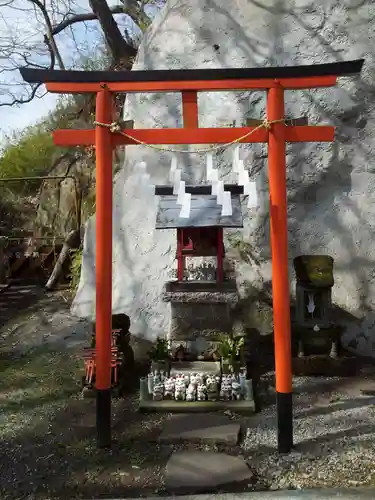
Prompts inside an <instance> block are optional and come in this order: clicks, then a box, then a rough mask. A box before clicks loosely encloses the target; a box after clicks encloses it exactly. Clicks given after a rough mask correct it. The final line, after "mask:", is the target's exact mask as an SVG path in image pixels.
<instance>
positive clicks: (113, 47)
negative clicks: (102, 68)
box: [89, 0, 137, 69]
mask: <svg viewBox="0 0 375 500" xmlns="http://www.w3.org/2000/svg"><path fill="white" fill-rule="evenodd" d="M89 3H90V7H91V9H92V11H93V13H94V14H95V15H96V16H97V18H98V20H99V23H100V26H101V28H102V30H103V33H104V37H105V41H106V43H107V45H108V48H109V50H110V52H111V54H112V56H113V58H114V60H115V61H123V62H125V67H126V69H131V67H132V65H133V58H134V57H135V56H136V54H137V49H135V48H134V47H132V46H131V45H130V44H128V43H127V41H126V40H125V39H124V37H123V36H122V34H121V31H120V29H119V27H118V25H117V23H116V21H115V19H114V17H113V15H112V12H111V10H110V8H109V7H108V3H107V2H106V1H104V0H89Z"/></svg>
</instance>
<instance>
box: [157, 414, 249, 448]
mask: <svg viewBox="0 0 375 500" xmlns="http://www.w3.org/2000/svg"><path fill="white" fill-rule="evenodd" d="M240 432H241V423H240V421H239V420H231V419H230V418H228V417H227V416H226V415H220V414H218V413H200V414H199V415H194V414H193V415H191V414H179V415H172V417H171V418H170V419H169V420H167V421H166V422H164V425H163V430H162V433H161V434H160V436H159V439H158V440H159V442H160V443H163V444H172V443H178V442H185V441H189V442H193V443H202V444H211V445H215V444H225V445H229V446H235V445H236V444H238V442H239V439H240Z"/></svg>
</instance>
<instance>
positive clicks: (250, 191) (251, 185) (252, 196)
mask: <svg viewBox="0 0 375 500" xmlns="http://www.w3.org/2000/svg"><path fill="white" fill-rule="evenodd" d="M244 191H246V193H245V194H247V195H248V196H249V198H248V200H247V208H257V207H258V193H257V185H256V182H254V181H252V182H248V183H247V184H246V186H245V189H244Z"/></svg>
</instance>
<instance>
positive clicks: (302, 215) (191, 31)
mask: <svg viewBox="0 0 375 500" xmlns="http://www.w3.org/2000/svg"><path fill="white" fill-rule="evenodd" d="M374 16H375V4H374V2H371V1H370V0H367V1H361V2H355V1H354V0H353V1H350V0H346V1H342V2H339V1H334V2H327V1H326V0H318V1H316V0H314V1H312V0H310V1H309V0H294V1H293V2H290V1H288V2H287V1H286V0H278V1H276V0H265V1H263V0H262V1H255V0H252V1H248V0H190V1H189V2H186V1H184V0H174V1H173V0H169V1H167V4H166V7H165V8H164V10H163V11H162V12H161V13H160V14H159V15H158V17H157V18H156V19H155V21H154V23H153V24H152V26H151V28H150V29H149V31H148V32H147V33H146V36H145V38H144V41H143V43H142V45H141V48H140V51H139V54H138V57H137V60H136V62H135V65H134V70H141V69H150V70H151V69H174V68H225V67H254V66H258V67H259V66H270V65H293V64H313V63H324V62H334V61H341V60H351V59H356V58H361V57H365V58H366V63H365V66H364V70H363V73H362V75H361V77H360V78H343V79H340V81H339V84H338V86H337V87H336V88H329V89H319V90H312V91H311V90H306V91H305V90H304V91H298V92H297V91H295V92H287V93H286V112H287V115H288V116H294V117H298V116H304V115H307V116H308V118H309V122H310V123H312V124H314V123H323V122H331V123H334V124H335V125H336V126H337V133H336V140H335V143H334V144H322V143H319V144H315V143H311V144H295V145H290V146H288V148H287V160H288V200H289V250H290V272H291V276H292V278H293V269H292V267H293V266H292V259H293V258H294V257H296V256H298V255H301V254H314V253H317V254H329V255H331V256H332V257H333V258H334V259H335V286H334V289H333V300H334V302H335V303H336V304H337V306H338V307H340V308H343V309H345V310H346V311H347V312H349V313H350V314H351V315H353V316H355V317H357V318H363V317H364V316H365V315H366V311H369V310H371V309H372V308H373V307H374V301H375V293H374V292H375V278H374V276H375V275H374V273H373V270H372V262H373V261H374V258H375V242H374V238H373V228H374V225H375V222H373V221H375V217H374V215H375V214H374V212H375V205H374V203H373V201H372V200H373V199H375V192H374V191H375V180H374V179H375V178H374V167H373V164H372V163H373V162H372V154H371V153H372V151H373V149H374V147H375V140H374V136H375V132H374V130H375V123H374V121H375V112H374V107H375V100H374V91H375V86H374V82H373V78H374V74H375V71H374V70H375V66H374V57H375V48H374V47H375V32H374V30H373V18H374ZM264 112H265V95H264V93H261V92H252V93H249V92H221V93H209V94H201V95H200V98H199V113H200V114H199V122H200V126H206V127H211V126H225V125H230V124H232V123H233V122H234V121H236V122H237V123H238V124H240V123H243V122H244V120H245V118H248V117H253V118H260V117H262V116H264ZM125 118H130V119H134V121H135V124H134V126H135V128H138V127H141V128H154V127H176V126H177V127H179V126H181V124H182V119H181V98H180V95H179V94H172V93H170V94H130V95H129V96H128V98H127V104H126V116H125ZM250 148H251V149H252V150H253V152H254V153H255V160H252V161H251V164H250V156H249V158H248V160H247V166H248V167H250V170H251V172H253V173H254V172H256V171H257V172H258V173H257V174H255V173H254V174H253V177H254V178H255V179H256V181H257V185H258V192H259V207H258V208H257V209H252V210H247V209H246V208H244V213H245V216H246V217H245V228H244V230H243V231H242V232H241V233H238V235H237V237H243V238H244V239H245V240H246V241H248V242H250V243H251V246H252V249H253V257H254V259H253V260H252V261H251V262H250V264H249V263H246V262H245V264H243V263H242V262H239V265H238V269H237V276H238V281H239V285H240V287H241V283H243V282H253V281H254V280H255V281H256V282H257V283H259V284H260V285H261V284H262V283H263V282H265V281H269V279H270V266H269V261H270V242H269V206H268V186H267V182H268V181H267V168H266V167H267V163H266V161H265V160H264V156H265V154H266V146H264V145H257V146H249V147H244V148H243V149H244V153H243V154H244V157H246V154H247V152H248V151H249V149H250ZM183 149H186V147H185V148H183ZM191 149H193V147H192V148H191ZM170 158H171V156H170V154H169V153H161V152H159V151H157V150H155V149H152V148H148V147H143V146H131V147H128V148H127V158H126V162H125V164H124V166H123V169H122V170H121V171H120V172H119V173H118V175H117V177H116V182H115V188H114V210H113V220H114V232H113V244H114V255H113V262H114V266H113V307H114V312H115V313H116V312H125V313H126V314H128V315H129V316H130V317H131V324H132V333H134V334H139V335H144V336H145V337H147V338H153V337H155V336H156V335H158V334H159V335H160V334H163V333H164V332H165V331H166V330H167V326H168V322H169V310H168V305H167V304H165V303H163V302H162V301H161V298H160V296H161V292H162V287H163V284H164V282H165V281H167V280H168V277H169V272H170V270H171V268H172V267H173V265H174V258H175V242H176V235H175V233H174V231H172V230H169V231H164V230H163V231H155V229H154V224H155V216H156V206H157V200H153V199H152V197H151V196H150V193H149V192H148V191H147V190H145V189H142V188H141V187H140V185H139V178H138V175H137V168H136V167H137V164H138V163H139V161H141V160H143V161H146V162H147V166H148V171H149V173H150V174H151V178H152V182H153V183H154V184H163V183H164V184H165V183H167V182H168V170H169V165H170ZM180 162H181V164H182V165H183V171H184V178H185V179H186V180H189V181H190V182H201V181H204V157H202V156H201V157H200V156H199V155H193V154H181V155H180ZM215 163H216V164H217V165H218V166H219V168H220V171H221V174H222V176H223V177H224V178H225V179H230V167H231V150H230V149H228V150H227V151H225V152H224V153H219V154H217V155H216V158H215ZM239 235H242V236H239ZM94 286H95V220H94V218H93V219H91V220H90V222H89V224H88V228H87V232H86V239H85V245H84V259H83V271H82V277H81V284H80V288H79V290H78V294H77V296H76V299H75V301H74V304H73V311H74V312H75V313H76V314H78V315H79V316H89V317H93V315H94V311H95V290H94ZM370 323H371V324H372V322H370ZM370 323H369V324H370ZM366 324H367V323H366ZM350 328H351V327H350ZM350 328H349V330H348V332H349V333H348V332H347V336H346V337H348V335H349V337H348V338H350V335H351V333H350V332H351V331H352V332H353V335H354V334H356V333H355V332H356V330H355V329H352V330H350ZM362 333H363V331H362ZM362 344H363V343H362ZM366 345H367V344H366Z"/></svg>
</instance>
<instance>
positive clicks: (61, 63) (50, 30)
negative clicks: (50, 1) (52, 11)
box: [29, 0, 65, 69]
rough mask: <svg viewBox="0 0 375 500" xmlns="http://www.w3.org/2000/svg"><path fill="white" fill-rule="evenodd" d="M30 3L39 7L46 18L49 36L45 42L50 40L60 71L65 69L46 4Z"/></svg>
mask: <svg viewBox="0 0 375 500" xmlns="http://www.w3.org/2000/svg"><path fill="white" fill-rule="evenodd" d="M29 2H31V3H33V4H34V5H36V7H38V9H39V10H40V12H41V13H42V15H43V18H44V22H45V25H46V28H47V34H46V35H45V37H44V41H45V42H46V41H47V40H48V42H49V47H50V49H51V50H52V52H53V54H54V56H55V60H57V62H58V63H59V66H60V69H65V65H64V62H63V60H62V57H61V54H60V51H59V49H58V47H57V44H56V42H55V38H54V36H53V32H52V23H51V19H50V17H49V15H48V12H47V9H46V6H45V4H43V3H42V2H41V1H40V0H29Z"/></svg>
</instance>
